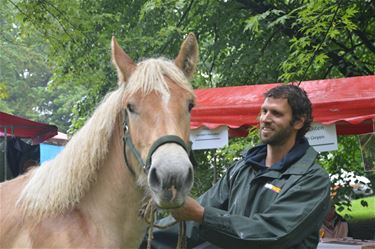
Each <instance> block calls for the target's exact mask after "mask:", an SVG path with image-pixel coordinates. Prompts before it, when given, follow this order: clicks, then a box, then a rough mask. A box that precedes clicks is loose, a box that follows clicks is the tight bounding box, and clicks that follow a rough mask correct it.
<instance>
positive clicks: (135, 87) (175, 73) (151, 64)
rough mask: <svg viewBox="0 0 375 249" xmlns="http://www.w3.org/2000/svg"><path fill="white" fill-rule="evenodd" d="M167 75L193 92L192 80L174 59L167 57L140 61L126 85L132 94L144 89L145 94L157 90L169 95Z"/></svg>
mask: <svg viewBox="0 0 375 249" xmlns="http://www.w3.org/2000/svg"><path fill="white" fill-rule="evenodd" d="M166 77H168V78H169V79H171V80H172V81H173V82H175V83H176V84H177V85H179V86H181V87H182V88H183V89H185V90H187V91H189V92H191V93H192V92H193V88H192V86H191V84H190V82H189V81H188V79H187V78H186V77H185V75H184V74H183V73H182V71H181V70H180V69H179V68H178V67H177V66H176V65H175V64H174V63H173V62H172V61H170V60H167V59H165V58H157V59H147V60H144V61H142V62H140V63H139V64H138V66H137V69H136V70H135V71H134V72H133V74H132V75H131V77H130V79H129V83H128V84H127V86H126V88H127V92H128V94H130V95H131V94H134V93H135V92H137V91H142V92H143V93H144V94H148V93H150V92H152V91H157V92H160V93H161V94H162V95H169V88H168V85H167V82H166V80H165V79H166Z"/></svg>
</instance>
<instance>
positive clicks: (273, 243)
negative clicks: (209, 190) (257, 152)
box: [172, 174, 330, 248]
mask: <svg viewBox="0 0 375 249" xmlns="http://www.w3.org/2000/svg"><path fill="white" fill-rule="evenodd" d="M329 185H330V183H329V179H328V177H327V176H326V175H323V174H311V175H307V176H305V177H301V179H300V180H299V181H298V182H297V184H296V185H295V186H294V187H293V189H290V190H289V191H288V192H286V193H284V194H283V195H282V196H281V197H280V198H279V199H278V200H276V201H275V202H273V203H270V206H269V208H267V209H266V210H265V212H262V213H259V214H255V215H253V216H252V217H251V218H249V217H246V216H239V215H232V214H230V213H228V212H227V211H225V210H222V209H220V208H215V207H210V206H206V207H205V208H203V207H202V206H201V205H200V204H199V203H198V202H196V201H194V200H192V199H189V200H188V201H187V202H186V204H185V205H184V206H183V207H181V208H180V209H177V210H175V211H174V212H173V213H172V214H173V215H174V216H175V217H176V218H177V219H180V220H194V221H195V222H197V223H200V224H201V225H200V226H199V235H200V236H201V237H202V238H203V239H205V240H207V241H209V242H211V243H213V244H216V245H218V246H220V247H223V248H234V247H236V248H258V247H266V248H288V247H290V246H292V245H293V244H295V243H298V242H300V241H301V238H304V237H306V236H307V235H309V234H311V233H312V232H313V231H314V230H316V229H317V228H318V227H319V226H320V225H321V224H320V223H321V221H322V220H323V219H324V216H325V212H326V210H327V208H328V203H329Z"/></svg>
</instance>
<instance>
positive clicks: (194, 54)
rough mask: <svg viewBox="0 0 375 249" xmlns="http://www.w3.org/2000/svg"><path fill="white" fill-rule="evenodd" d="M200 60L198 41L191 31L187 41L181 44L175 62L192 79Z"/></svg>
mask: <svg viewBox="0 0 375 249" xmlns="http://www.w3.org/2000/svg"><path fill="white" fill-rule="evenodd" d="M198 60H199V52H198V42H197V39H196V38H195V35H194V34H193V33H189V34H188V36H187V37H186V39H185V41H184V42H183V43H182V44H181V48H180V52H179V53H178V55H177V57H176V59H175V64H176V66H178V67H179V68H180V69H181V70H182V71H183V72H184V74H185V76H186V77H187V78H188V79H191V78H192V76H193V74H194V72H195V69H196V67H197V64H198Z"/></svg>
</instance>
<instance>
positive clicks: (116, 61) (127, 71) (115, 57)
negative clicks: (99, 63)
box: [112, 36, 137, 84]
mask: <svg viewBox="0 0 375 249" xmlns="http://www.w3.org/2000/svg"><path fill="white" fill-rule="evenodd" d="M112 63H113V65H115V67H116V69H117V76H118V80H119V81H118V83H119V84H121V83H125V82H127V81H128V79H129V77H130V75H131V74H132V73H133V71H134V70H135V68H136V66H137V65H136V64H135V63H134V62H133V60H132V59H131V58H130V57H129V56H128V55H127V54H126V53H125V52H124V50H123V49H122V48H121V47H120V45H119V44H118V43H117V41H116V39H115V37H114V36H112Z"/></svg>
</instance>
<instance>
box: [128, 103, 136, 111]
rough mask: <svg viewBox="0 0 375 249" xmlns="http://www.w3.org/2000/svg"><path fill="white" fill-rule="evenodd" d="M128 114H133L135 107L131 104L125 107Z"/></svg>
mask: <svg viewBox="0 0 375 249" xmlns="http://www.w3.org/2000/svg"><path fill="white" fill-rule="evenodd" d="M126 108H127V109H128V111H129V112H135V106H134V105H133V104H130V103H128V105H127V106H126Z"/></svg>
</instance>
